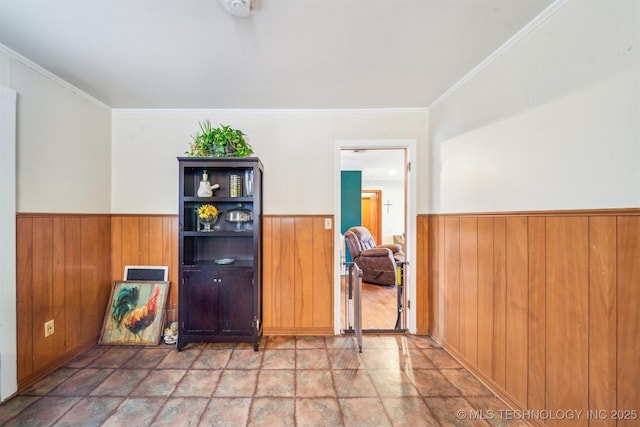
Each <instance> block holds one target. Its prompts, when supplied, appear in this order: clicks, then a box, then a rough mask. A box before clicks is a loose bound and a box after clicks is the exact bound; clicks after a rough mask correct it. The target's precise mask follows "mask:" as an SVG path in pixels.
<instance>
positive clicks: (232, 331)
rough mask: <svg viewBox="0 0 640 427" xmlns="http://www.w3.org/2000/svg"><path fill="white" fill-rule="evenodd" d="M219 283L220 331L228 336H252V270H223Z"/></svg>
mask: <svg viewBox="0 0 640 427" xmlns="http://www.w3.org/2000/svg"><path fill="white" fill-rule="evenodd" d="M218 276H219V277H220V278H221V281H220V329H221V333H223V334H229V335H251V334H253V323H254V322H253V321H254V317H255V313H254V309H253V307H254V302H253V298H254V292H253V288H254V286H253V270H235V271H234V270H223V271H220V272H219V274H218Z"/></svg>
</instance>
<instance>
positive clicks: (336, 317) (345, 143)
mask: <svg viewBox="0 0 640 427" xmlns="http://www.w3.org/2000/svg"><path fill="white" fill-rule="evenodd" d="M349 149H360V150H364V149H389V150H402V149H403V150H405V166H407V165H412V167H410V168H406V169H405V171H404V173H405V205H406V209H405V230H406V233H407V235H406V238H405V251H406V254H405V255H406V259H407V269H406V274H405V283H406V284H407V288H408V290H409V292H408V293H407V295H406V298H407V304H406V307H405V310H406V312H407V324H406V327H407V330H408V331H409V333H413V334H415V333H416V332H417V327H416V314H415V305H416V274H415V271H414V266H415V265H416V251H415V248H416V201H417V193H416V184H417V183H416V167H415V165H416V153H417V141H416V140H415V139H373V140H372V139H363V140H360V139H358V140H353V139H349V140H336V141H335V143H334V162H333V164H334V173H333V177H334V185H333V187H334V195H335V198H334V206H333V214H334V218H335V224H340V223H341V222H340V220H341V213H340V195H341V194H340V192H341V188H340V170H341V167H340V163H341V159H340V153H341V151H342V150H349ZM342 244H343V240H342V235H341V234H340V227H337V226H336V227H334V247H335V248H336V250H334V280H333V329H334V334H335V335H339V334H340V327H341V320H340V310H341V287H340V274H341V270H342V269H341V265H340V263H341V253H342V250H341V247H342ZM410 301H413V304H411V303H410Z"/></svg>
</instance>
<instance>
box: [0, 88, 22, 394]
mask: <svg viewBox="0 0 640 427" xmlns="http://www.w3.org/2000/svg"><path fill="white" fill-rule="evenodd" d="M0 182H2V185H0V200H1V201H2V203H0V236H2V242H3V243H2V244H0V337H2V345H1V346H0V402H2V401H4V400H6V399H8V398H9V397H11V396H12V395H13V394H14V393H15V392H16V391H17V390H18V369H17V362H18V359H17V337H16V245H15V244H13V242H15V240H16V93H15V91H12V90H11V89H9V88H6V87H4V86H0Z"/></svg>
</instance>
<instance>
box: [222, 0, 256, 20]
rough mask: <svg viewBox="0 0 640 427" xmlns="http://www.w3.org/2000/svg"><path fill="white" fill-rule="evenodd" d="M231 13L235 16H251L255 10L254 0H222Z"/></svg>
mask: <svg viewBox="0 0 640 427" xmlns="http://www.w3.org/2000/svg"><path fill="white" fill-rule="evenodd" d="M222 3H223V5H224V7H225V9H227V11H228V12H229V13H231V14H232V15H234V16H241V17H245V16H249V15H251V12H252V11H253V6H254V0H222Z"/></svg>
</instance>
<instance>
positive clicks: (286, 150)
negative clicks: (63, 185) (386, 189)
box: [111, 110, 428, 215]
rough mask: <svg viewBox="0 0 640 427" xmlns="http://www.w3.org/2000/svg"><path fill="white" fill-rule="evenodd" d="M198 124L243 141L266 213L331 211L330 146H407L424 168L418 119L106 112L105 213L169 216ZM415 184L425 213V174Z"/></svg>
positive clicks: (421, 119)
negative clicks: (231, 132)
mask: <svg viewBox="0 0 640 427" xmlns="http://www.w3.org/2000/svg"><path fill="white" fill-rule="evenodd" d="M204 119H210V120H211V122H212V123H213V124H214V125H217V124H220V123H221V124H227V125H230V126H232V127H234V128H238V129H241V130H242V131H244V132H245V133H246V134H247V135H248V141H249V143H250V144H251V145H252V146H253V148H254V151H255V153H254V155H255V156H257V157H260V159H261V160H262V162H263V164H264V167H265V178H264V179H265V183H264V203H265V208H264V210H265V213H267V214H272V215H275V214H332V213H333V212H334V192H335V188H334V176H333V175H334V170H335V165H334V161H335V153H334V150H335V146H334V141H336V140H339V139H368V140H371V139H398V138H407V139H415V140H417V141H418V145H419V148H418V150H419V153H418V155H419V157H420V158H422V159H424V160H423V162H422V166H423V167H425V168H426V159H427V157H426V156H427V152H428V149H427V144H426V137H427V114H426V112H420V111H418V112H414V111H339V110H338V111H321V110H319V111H314V110H309V111H277V110H274V111H270V110H264V111H234V110H225V111H220V110H197V111H184V110H182V111H180V110H177V111H163V110H114V112H113V118H112V123H113V127H112V147H113V150H112V160H111V163H112V177H113V181H112V206H111V209H112V212H114V213H148V214H154V213H161V214H175V213H177V204H178V201H177V198H178V182H177V179H178V176H177V175H178V174H177V170H178V168H177V161H176V157H177V156H181V155H183V154H184V152H185V151H186V150H187V149H188V147H189V142H190V140H191V138H190V135H192V134H193V133H195V132H196V131H197V129H198V122H199V121H201V120H204ZM423 177H424V180H425V181H420V184H421V185H422V186H423V190H424V191H423V192H422V193H423V196H422V197H421V199H420V200H418V202H417V206H418V209H423V210H424V211H426V209H427V201H428V198H427V194H428V192H427V191H426V186H427V185H428V183H426V177H427V174H426V171H425V173H424V174H423Z"/></svg>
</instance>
